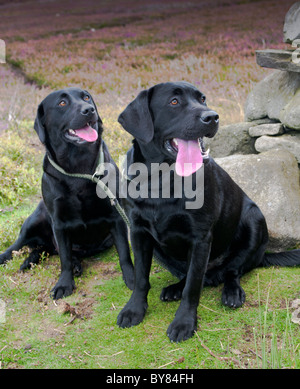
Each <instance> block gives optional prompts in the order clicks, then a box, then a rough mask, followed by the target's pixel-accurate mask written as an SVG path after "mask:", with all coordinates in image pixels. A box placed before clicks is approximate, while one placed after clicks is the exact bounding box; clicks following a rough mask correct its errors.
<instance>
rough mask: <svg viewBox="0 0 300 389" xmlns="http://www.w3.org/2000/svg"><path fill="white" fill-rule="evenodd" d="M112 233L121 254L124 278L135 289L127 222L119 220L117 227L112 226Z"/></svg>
mask: <svg viewBox="0 0 300 389" xmlns="http://www.w3.org/2000/svg"><path fill="white" fill-rule="evenodd" d="M111 233H112V236H113V240H114V244H115V246H116V249H117V252H118V255H119V262H120V266H121V270H122V274H123V279H124V281H125V284H126V286H127V287H128V288H129V289H131V290H133V287H134V271H133V264H132V260H131V257H130V250H129V243H128V238H127V236H128V232H127V227H126V225H125V223H124V222H123V221H119V222H117V223H116V225H115V227H114V228H112V230H111Z"/></svg>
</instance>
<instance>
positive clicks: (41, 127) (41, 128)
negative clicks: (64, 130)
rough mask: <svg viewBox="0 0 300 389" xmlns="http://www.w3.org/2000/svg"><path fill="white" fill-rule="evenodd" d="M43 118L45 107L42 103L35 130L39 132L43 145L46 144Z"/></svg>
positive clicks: (38, 111)
mask: <svg viewBox="0 0 300 389" xmlns="http://www.w3.org/2000/svg"><path fill="white" fill-rule="evenodd" d="M43 117H44V107H43V103H41V104H40V105H39V106H38V109H37V115H36V118H35V121H34V129H35V131H36V132H37V134H38V136H39V138H40V141H41V142H42V143H43V144H45V141H46V130H45V126H44V125H43V123H42V120H43Z"/></svg>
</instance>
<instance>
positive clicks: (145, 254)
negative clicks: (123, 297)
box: [117, 233, 153, 328]
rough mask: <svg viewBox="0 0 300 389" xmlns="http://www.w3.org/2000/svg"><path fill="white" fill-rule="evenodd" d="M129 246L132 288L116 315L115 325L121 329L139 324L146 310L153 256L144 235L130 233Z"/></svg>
mask: <svg viewBox="0 0 300 389" xmlns="http://www.w3.org/2000/svg"><path fill="white" fill-rule="evenodd" d="M131 245H132V249H133V253H134V258H135V260H134V287H133V292H132V295H131V297H130V299H129V301H128V303H127V304H126V305H125V307H124V308H123V309H122V311H121V312H120V313H119V315H118V319H117V324H118V325H119V326H120V327H122V328H125V327H132V326H135V325H137V324H139V323H141V322H142V321H143V319H144V316H145V314H146V310H147V308H148V303H147V295H148V291H149V289H150V283H149V273H150V268H151V262H152V255H153V242H152V238H151V237H150V236H149V235H148V234H145V233H135V234H134V233H131Z"/></svg>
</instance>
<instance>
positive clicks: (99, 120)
mask: <svg viewBox="0 0 300 389" xmlns="http://www.w3.org/2000/svg"><path fill="white" fill-rule="evenodd" d="M91 100H92V102H93V104H94V107H95V109H96V112H97V115H98V120H97V123H98V134H99V135H101V134H102V132H103V122H102V120H101V117H100V115H99V112H98V108H97V105H96V103H95V101H94V99H93V97H92V96H91Z"/></svg>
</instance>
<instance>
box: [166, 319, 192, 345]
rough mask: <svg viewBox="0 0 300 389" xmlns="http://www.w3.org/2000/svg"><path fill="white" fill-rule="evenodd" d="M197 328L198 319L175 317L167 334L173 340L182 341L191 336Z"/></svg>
mask: <svg viewBox="0 0 300 389" xmlns="http://www.w3.org/2000/svg"><path fill="white" fill-rule="evenodd" d="M196 330H197V319H194V318H187V317H181V318H175V319H174V320H173V321H172V323H171V324H170V325H169V328H168V330H167V335H168V337H169V339H170V340H171V342H181V341H183V340H187V339H189V338H191V337H192V336H193V335H194V333H195V331H196Z"/></svg>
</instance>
